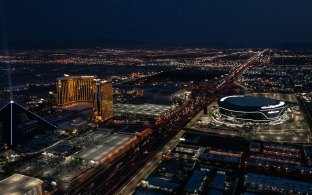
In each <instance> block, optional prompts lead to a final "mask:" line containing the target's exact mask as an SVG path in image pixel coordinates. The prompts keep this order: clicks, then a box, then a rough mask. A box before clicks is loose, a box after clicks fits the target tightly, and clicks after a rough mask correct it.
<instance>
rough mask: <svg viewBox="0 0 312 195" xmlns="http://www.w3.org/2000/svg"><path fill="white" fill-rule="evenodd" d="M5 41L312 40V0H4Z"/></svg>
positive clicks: (1, 28) (219, 43) (0, 32)
mask: <svg viewBox="0 0 312 195" xmlns="http://www.w3.org/2000/svg"><path fill="white" fill-rule="evenodd" d="M0 17H1V19H0V22H1V23H0V36H1V37H0V38H1V39H0V43H1V46H0V48H1V47H2V48H3V47H4V46H5V45H6V46H5V47H24V46H25V47H35V46H39V47H46V46H47V47H48V46H51V47H52V46H56V47H58V46H59V47H62V46H64V47H66V46H68V47H71V46H90V47H91V46H94V45H99V46H104V47H105V46H125V47H132V46H140V45H142V46H155V47H157V46H168V47H170V46H198V47H282V46H298V45H303V46H311V45H312V0H0Z"/></svg>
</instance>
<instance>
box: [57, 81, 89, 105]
mask: <svg viewBox="0 0 312 195" xmlns="http://www.w3.org/2000/svg"><path fill="white" fill-rule="evenodd" d="M94 79H95V76H66V77H61V78H58V79H57V87H56V88H57V104H58V105H59V106H68V105H71V104H76V103H84V102H92V100H93V96H94Z"/></svg>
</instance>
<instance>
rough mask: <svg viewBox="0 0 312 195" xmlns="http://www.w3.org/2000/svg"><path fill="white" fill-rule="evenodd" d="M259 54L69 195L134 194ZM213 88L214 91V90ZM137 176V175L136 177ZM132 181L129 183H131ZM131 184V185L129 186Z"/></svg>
mask: <svg viewBox="0 0 312 195" xmlns="http://www.w3.org/2000/svg"><path fill="white" fill-rule="evenodd" d="M265 51H266V50H263V51H262V52H258V54H257V55H256V56H253V57H252V58H250V59H249V60H248V61H247V62H246V63H244V64H242V65H239V66H237V67H235V70H234V71H233V73H232V74H229V75H228V76H227V77H224V78H223V79H222V80H221V81H220V82H219V83H216V84H214V86H211V84H202V85H199V86H194V87H193V88H192V89H191V92H192V97H191V98H190V99H189V100H187V101H185V102H184V103H183V104H182V105H181V106H180V107H179V108H178V109H177V110H176V111H175V112H173V113H172V115H171V116H170V117H167V118H164V119H162V120H160V121H159V122H158V124H157V125H155V126H154V127H152V132H153V133H152V135H151V136H150V137H149V138H147V139H144V140H142V141H141V142H140V143H138V145H137V146H135V147H133V148H132V149H129V150H128V151H126V152H125V154H123V155H121V156H120V157H118V158H117V159H116V160H114V161H113V162H111V163H110V164H108V165H103V166H101V167H100V168H99V169H98V170H97V171H96V173H95V174H94V175H92V177H90V178H89V179H85V181H83V182H82V183H81V184H80V185H79V187H77V188H75V189H73V190H71V191H70V192H68V193H67V194H71V195H72V194H97V195H101V194H114V193H119V194H120V192H121V194H124V193H125V192H131V191H133V188H134V187H135V184H134V183H136V182H137V181H139V180H140V179H142V177H144V175H145V174H147V173H148V171H151V170H152V169H153V166H154V164H153V163H150V164H149V162H151V161H156V160H155V159H158V158H159V155H161V153H162V151H163V150H164V148H165V147H166V146H167V145H168V143H172V140H176V139H174V138H177V137H179V135H180V134H179V131H180V129H181V128H183V127H185V126H186V125H187V124H188V123H189V121H191V120H192V118H193V117H194V116H196V114H197V113H198V112H200V111H201V110H202V109H203V108H204V107H205V106H207V105H208V104H209V103H211V102H213V101H215V100H216V99H217V98H218V97H219V95H218V92H221V91H222V89H223V88H224V87H225V86H227V85H231V84H233V81H235V80H236V79H237V77H238V76H239V75H241V74H242V73H243V72H244V71H245V70H246V68H248V67H250V66H251V65H252V64H253V63H254V62H255V61H256V60H258V58H259V57H260V56H261V55H262V54H263V53H264V52H265ZM211 87H213V88H211ZM212 89H213V90H212ZM146 166H148V167H149V168H148V169H147V172H145V174H143V173H142V167H146ZM136 175H137V176H136ZM129 181H130V182H129ZM127 184H129V185H127Z"/></svg>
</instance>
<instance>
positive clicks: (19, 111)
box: [0, 101, 56, 147]
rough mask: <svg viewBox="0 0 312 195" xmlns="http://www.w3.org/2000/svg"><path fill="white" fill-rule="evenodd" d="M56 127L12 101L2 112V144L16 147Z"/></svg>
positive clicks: (0, 116)
mask: <svg viewBox="0 0 312 195" xmlns="http://www.w3.org/2000/svg"><path fill="white" fill-rule="evenodd" d="M54 129H56V126H54V125H53V124H51V123H49V122H48V121H46V120H44V119H43V118H41V117H39V116H38V115H36V114H34V113H32V112H30V111H29V110H27V109H26V108H24V107H23V106H21V105H19V104H17V103H15V102H14V101H10V102H9V103H8V104H7V105H5V106H4V107H3V108H2V109H1V110H0V143H1V146H3V145H4V144H7V146H9V147H15V146H17V145H20V144H22V143H25V142H27V141H29V140H31V139H33V138H34V137H35V136H36V135H38V134H42V133H44V132H45V131H50V130H54Z"/></svg>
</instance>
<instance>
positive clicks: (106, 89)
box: [93, 80, 113, 121]
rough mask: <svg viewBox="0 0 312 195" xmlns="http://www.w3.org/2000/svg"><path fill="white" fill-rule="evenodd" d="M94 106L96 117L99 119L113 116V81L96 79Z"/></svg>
mask: <svg viewBox="0 0 312 195" xmlns="http://www.w3.org/2000/svg"><path fill="white" fill-rule="evenodd" d="M93 108H94V112H95V116H96V119H97V120H99V121H101V120H105V119H108V118H110V117H112V116H113V87H112V83H111V82H108V81H101V80H96V86H95V96H94V101H93Z"/></svg>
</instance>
